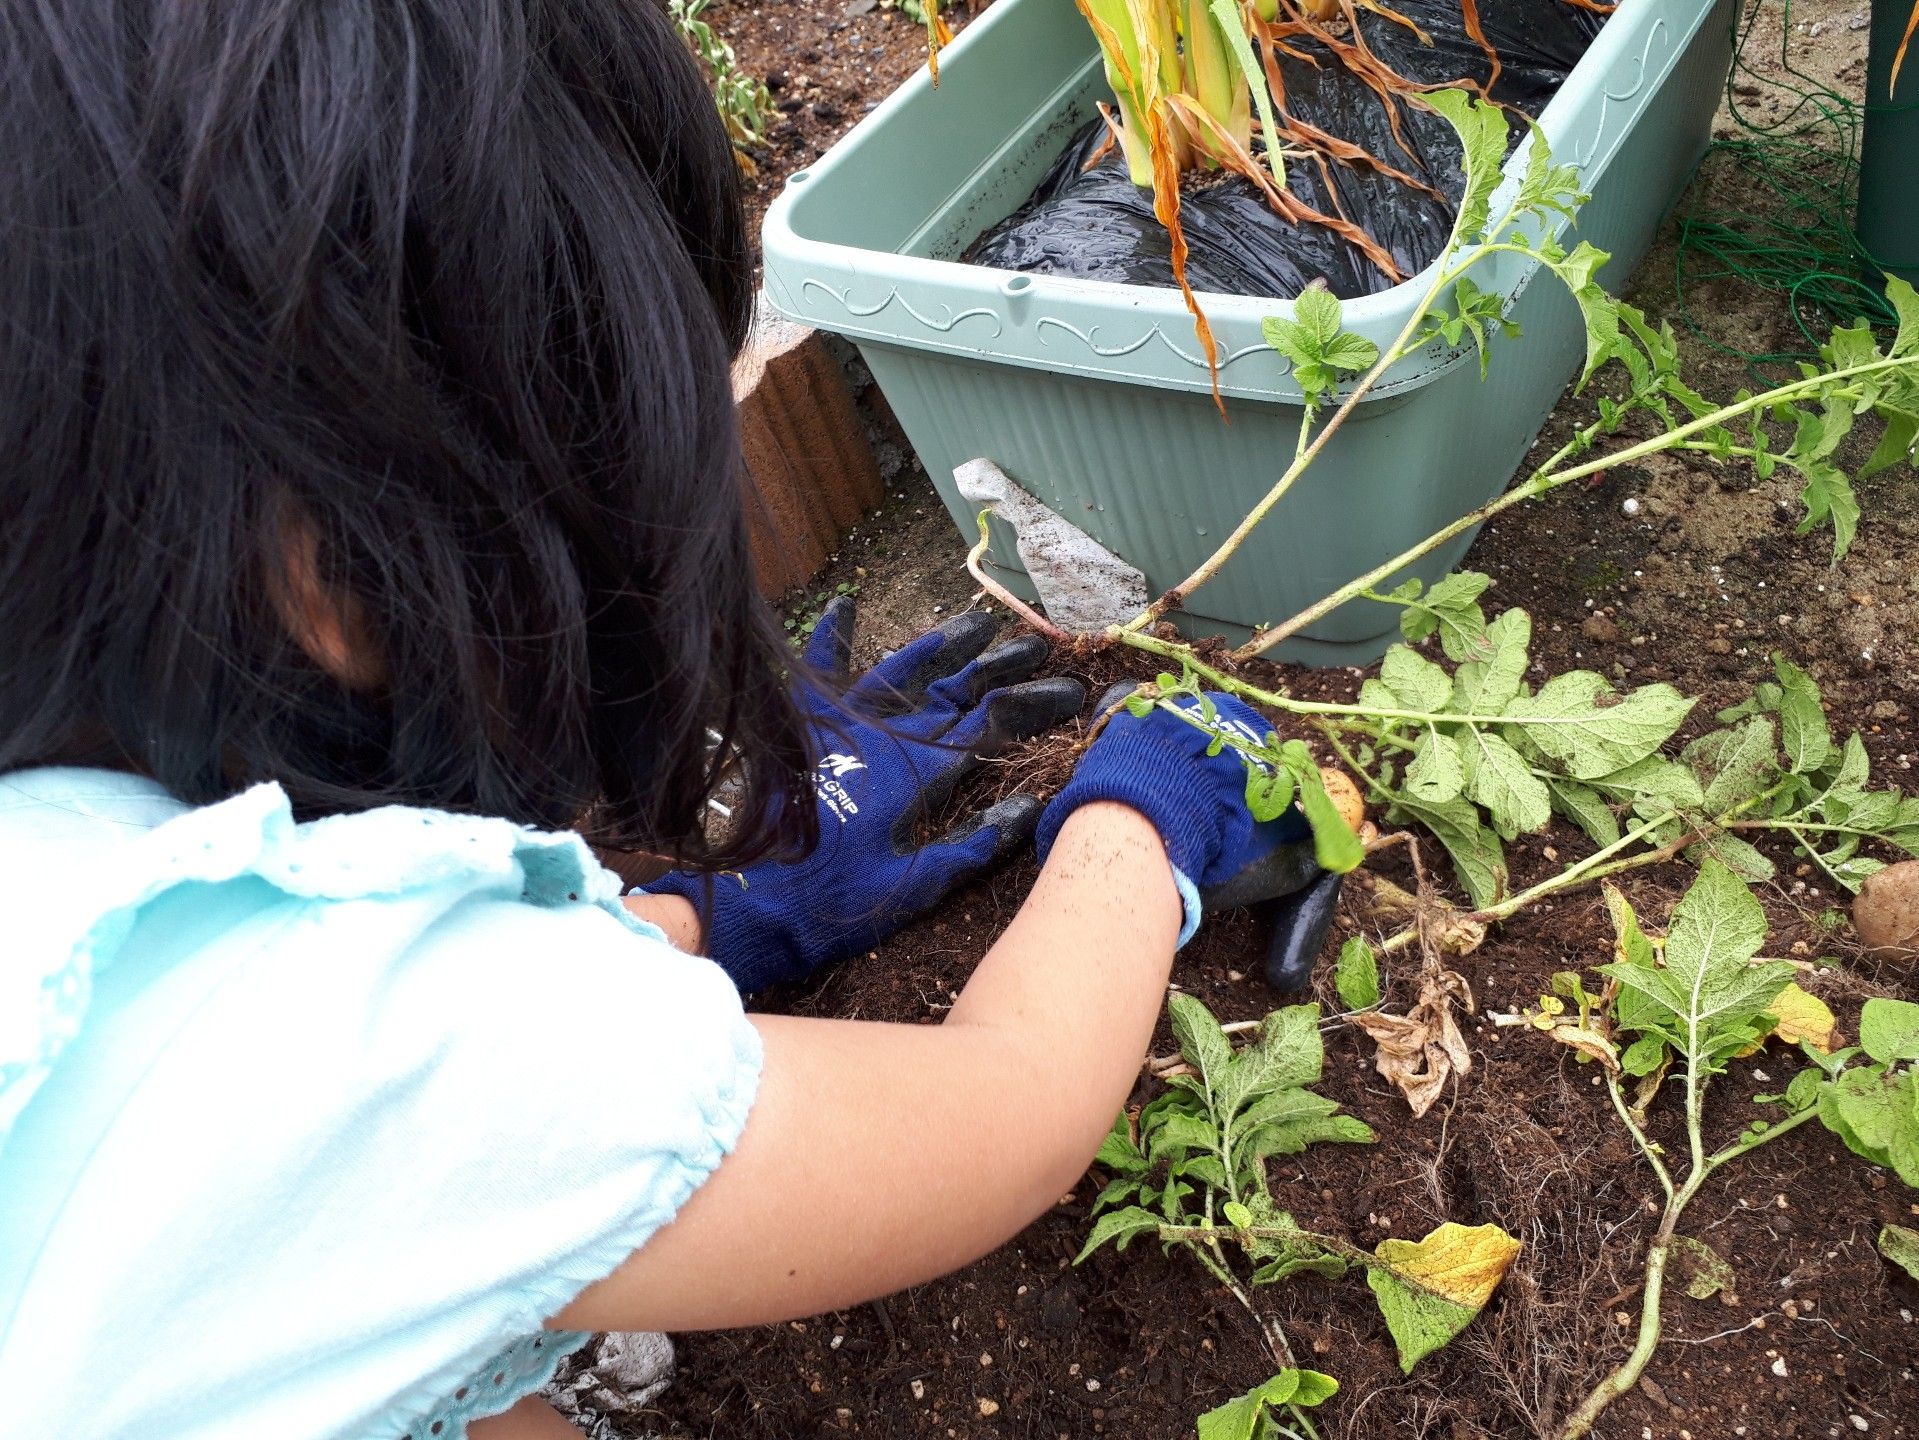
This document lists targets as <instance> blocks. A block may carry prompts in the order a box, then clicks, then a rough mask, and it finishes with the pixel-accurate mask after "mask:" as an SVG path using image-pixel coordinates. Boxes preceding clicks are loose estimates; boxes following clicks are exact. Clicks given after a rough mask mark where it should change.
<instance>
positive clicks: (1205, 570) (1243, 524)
mask: <svg viewBox="0 0 1919 1440" xmlns="http://www.w3.org/2000/svg"><path fill="white" fill-rule="evenodd" d="M1517 215H1518V207H1517V204H1516V203H1515V204H1514V205H1512V206H1509V207H1508V208H1507V210H1506V213H1505V214H1504V215H1503V216H1501V217H1500V220H1499V223H1498V224H1497V225H1496V226H1494V227H1493V228H1492V229H1491V230H1489V231H1487V232H1486V233H1487V234H1488V235H1497V234H1500V233H1502V232H1503V231H1504V230H1506V229H1507V228H1508V227H1509V226H1511V225H1512V224H1513V223H1514V221H1515V219H1516V218H1517ZM1463 219H1464V216H1463V214H1461V215H1455V216H1454V218H1453V229H1452V233H1451V234H1450V235H1449V236H1448V237H1447V240H1446V247H1445V250H1444V251H1443V252H1442V254H1445V255H1453V254H1454V253H1455V252H1456V251H1457V249H1458V247H1459V244H1460V239H1461V236H1460V229H1459V227H1460V223H1461V221H1462V220H1463ZM1489 253H1492V252H1491V250H1490V248H1488V247H1486V246H1476V247H1474V248H1473V249H1472V250H1470V251H1467V252H1466V254H1465V257H1464V258H1463V259H1462V260H1460V261H1459V263H1458V264H1456V265H1451V266H1448V265H1445V264H1443V263H1442V264H1441V266H1440V267H1439V271H1438V274H1437V275H1436V276H1435V277H1434V279H1433V283H1432V284H1431V285H1430V286H1429V287H1428V288H1427V290H1426V293H1425V295H1424V296H1423V297H1422V298H1421V300H1420V302H1419V304H1418V305H1416V306H1415V307H1414V308H1413V313H1412V314H1411V316H1409V317H1408V318H1407V321H1406V323H1405V325H1404V326H1402V327H1401V329H1400V332H1399V334H1398V335H1397V336H1396V337H1395V338H1394V340H1393V342H1392V344H1390V345H1388V346H1387V347H1386V348H1385V350H1384V351H1383V352H1382V353H1381V354H1380V357H1379V359H1378V360H1377V361H1376V362H1375V363H1374V365H1373V367H1372V369H1370V370H1368V371H1367V372H1366V373H1365V374H1364V375H1363V376H1361V377H1360V379H1359V380H1358V381H1357V382H1356V383H1355V384H1354V385H1353V388H1352V389H1351V390H1350V391H1348V392H1347V394H1346V396H1345V398H1344V399H1343V400H1341V402H1340V405H1339V408H1338V409H1337V410H1335V411H1334V412H1333V414H1332V418H1330V419H1329V420H1327V422H1326V424H1325V425H1324V426H1323V427H1322V428H1321V429H1320V431H1319V433H1318V434H1317V435H1314V436H1312V438H1311V440H1310V441H1308V440H1307V438H1306V437H1307V435H1308V433H1309V431H1310V430H1311V427H1312V415H1313V409H1314V407H1313V406H1312V404H1311V403H1310V402H1309V403H1308V404H1307V406H1306V414H1305V416H1304V417H1303V419H1302V423H1301V426H1300V444H1299V446H1298V448H1297V449H1296V450H1295V452H1294V455H1293V462H1292V464H1290V465H1288V466H1287V467H1286V470H1285V472H1284V473H1283V474H1281V475H1280V477H1279V479H1278V480H1276V481H1274V482H1273V486H1272V488H1271V489H1269V490H1268V491H1267V492H1266V494H1265V495H1264V496H1262V497H1261V498H1260V500H1259V503H1258V504H1256V505H1254V506H1253V508H1252V509H1251V510H1250V511H1248V512H1247V513H1246V516H1245V518H1244V519H1242V520H1241V521H1240V522H1239V524H1238V525H1237V526H1235V527H1234V528H1233V533H1232V534H1230V535H1228V536H1227V537H1226V539H1225V540H1223V541H1221V542H1220V545H1219V547H1218V548H1217V549H1216V550H1214V551H1213V553H1212V554H1211V555H1209V556H1207V557H1206V559H1205V560H1204V561H1202V562H1201V563H1200V566H1199V568H1198V569H1196V570H1194V571H1193V573H1192V574H1190V575H1188V576H1187V577H1186V578H1185V579H1184V580H1182V581H1180V582H1179V584H1178V585H1176V586H1174V587H1173V588H1172V589H1171V590H1168V591H1167V592H1166V593H1165V594H1163V595H1161V596H1160V597H1159V598H1158V599H1157V600H1155V601H1154V602H1153V603H1152V604H1151V605H1149V606H1147V607H1146V608H1145V609H1144V610H1142V611H1140V613H1139V614H1137V615H1135V616H1134V617H1133V618H1132V619H1131V620H1129V621H1127V622H1126V624H1125V625H1124V626H1123V627H1121V628H1122V629H1123V630H1125V631H1127V632H1129V633H1136V632H1138V631H1141V630H1144V629H1146V628H1147V627H1148V626H1149V625H1152V624H1153V623H1155V622H1156V621H1158V620H1159V619H1160V618H1161V617H1162V616H1164V615H1165V614H1166V612H1167V611H1168V610H1170V609H1172V608H1173V607H1174V606H1175V605H1177V604H1179V603H1180V602H1181V601H1183V600H1184V599H1185V598H1186V597H1187V596H1189V595H1191V594H1192V593H1193V592H1194V591H1195V590H1198V589H1199V588H1200V587H1202V586H1203V585H1205V584H1206V583H1207V582H1208V581H1210V580H1211V579H1212V578H1213V577H1214V576H1215V575H1217V574H1218V573H1219V572H1220V570H1221V569H1223V568H1224V567H1225V565H1226V562H1227V561H1229V560H1231V559H1232V558H1233V556H1234V554H1235V553H1236V552H1237V551H1238V550H1239V547H1240V546H1241V544H1243V543H1244V542H1245V540H1246V537H1247V536H1248V535H1250V534H1252V533H1253V531H1255V530H1257V529H1258V528H1259V526H1260V522H1261V521H1263V520H1265V518H1266V517H1267V515H1268V514H1270V513H1271V512H1272V509H1273V507H1274V506H1275V505H1277V504H1278V503H1279V502H1280V501H1281V500H1282V499H1283V498H1284V497H1285V495H1286V492H1287V491H1288V490H1290V489H1292V488H1293V484H1294V482H1295V481H1297V480H1298V479H1299V477H1300V476H1301V475H1303V474H1305V473H1306V471H1307V470H1308V469H1309V468H1310V467H1311V466H1312V463H1313V462H1314V461H1315V460H1317V459H1318V458H1319V452H1320V451H1321V450H1323V449H1325V448H1326V445H1327V442H1328V441H1330V440H1331V439H1332V437H1333V436H1334V435H1335V434H1337V433H1338V432H1339V430H1340V429H1341V428H1342V427H1343V426H1344V425H1345V423H1346V421H1347V419H1348V417H1350V416H1351V415H1352V413H1353V411H1354V410H1356V409H1358V408H1359V405H1360V403H1361V402H1362V401H1363V400H1365V398H1366V397H1367V396H1368V395H1370V394H1371V393H1372V392H1373V390H1374V389H1375V388H1376V387H1377V386H1378V385H1379V383H1380V381H1381V380H1382V379H1384V378H1385V375H1386V372H1387V371H1388V370H1390V369H1392V367H1393V366H1395V365H1397V364H1399V362H1400V361H1402V360H1404V359H1405V358H1406V357H1407V356H1408V355H1409V354H1411V353H1412V352H1413V350H1414V349H1415V348H1416V345H1415V343H1414V342H1415V337H1416V336H1418V332H1419V327H1420V326H1421V325H1422V324H1423V323H1424V322H1425V321H1426V319H1427V318H1428V317H1429V316H1430V315H1431V313H1432V308H1433V305H1434V303H1435V302H1436V301H1437V300H1438V299H1439V297H1440V295H1441V294H1443V293H1444V292H1445V290H1446V288H1447V287H1448V286H1449V285H1453V284H1455V283H1457V281H1458V280H1459V277H1460V276H1462V275H1464V274H1465V273H1466V272H1467V271H1468V270H1470V269H1472V267H1473V266H1474V265H1475V264H1477V263H1478V262H1479V260H1480V259H1482V258H1483V257H1484V256H1485V255H1487V254H1489ZM1427 338H1428V337H1420V338H1419V339H1418V342H1417V343H1418V344H1419V345H1423V344H1425V343H1427Z"/></svg>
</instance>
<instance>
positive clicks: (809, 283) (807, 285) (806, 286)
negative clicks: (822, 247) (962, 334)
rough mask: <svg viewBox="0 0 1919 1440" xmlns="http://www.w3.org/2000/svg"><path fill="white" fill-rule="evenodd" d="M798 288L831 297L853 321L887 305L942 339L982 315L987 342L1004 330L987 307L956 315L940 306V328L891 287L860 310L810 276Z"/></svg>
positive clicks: (840, 291)
mask: <svg viewBox="0 0 1919 1440" xmlns="http://www.w3.org/2000/svg"><path fill="white" fill-rule="evenodd" d="M800 288H801V289H802V290H821V291H824V292H825V293H826V294H828V295H831V296H832V297H833V299H834V300H836V301H837V302H839V307H840V309H842V310H844V311H845V312H846V313H847V314H848V315H851V316H852V317H853V318H854V319H856V320H865V319H868V318H870V317H871V316H874V315H877V314H879V313H880V312H881V311H882V310H884V309H886V307H887V306H889V305H898V306H899V307H900V309H902V310H904V311H905V312H906V313H907V314H908V315H911V316H912V317H913V318H914V319H915V320H917V321H918V322H919V323H920V324H921V325H924V326H925V327H926V328H927V329H928V330H933V331H937V332H938V333H939V334H941V335H944V334H946V333H948V332H949V331H951V330H952V329H953V327H954V326H956V325H958V324H959V323H960V322H961V321H962V320H971V319H972V318H973V317H974V316H975V315H984V316H985V317H986V318H987V319H988V320H991V321H992V322H993V333H992V334H991V335H990V336H988V337H987V338H988V339H991V340H997V339H999V337H1000V333H1001V332H1002V331H1003V330H1004V329H1005V326H1004V324H1003V323H1002V322H1001V320H1000V317H999V312H998V311H996V310H994V309H993V307H992V306H990V305H976V306H974V307H973V308H972V309H971V310H962V311H960V312H959V313H958V314H957V315H955V314H954V313H953V309H952V307H951V306H950V305H942V306H941V307H940V308H941V309H942V310H944V311H946V314H947V317H948V318H947V320H946V322H945V323H944V324H941V323H940V322H939V321H938V320H929V319H927V318H926V316H924V315H922V314H920V312H919V311H917V310H915V309H914V308H913V307H912V305H911V304H909V303H908V302H907V301H905V300H902V299H901V298H900V292H899V287H898V286H894V287H893V288H892V289H891V290H888V291H887V292H886V298H885V299H884V300H882V301H880V303H879V304H877V305H869V306H867V307H866V308H865V309H861V308H860V307H859V306H858V305H855V304H854V303H853V302H852V301H851V300H849V299H847V298H846V297H847V295H848V294H849V293H850V292H849V291H847V290H835V289H834V288H833V287H832V286H831V285H828V284H827V283H826V282H825V281H823V280H815V279H814V278H813V277H812V276H810V275H809V276H807V277H806V278H805V279H803V280H801V281H800Z"/></svg>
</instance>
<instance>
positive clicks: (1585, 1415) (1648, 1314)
mask: <svg viewBox="0 0 1919 1440" xmlns="http://www.w3.org/2000/svg"><path fill="white" fill-rule="evenodd" d="M1710 1078H1711V1077H1710V1075H1707V1074H1701V1073H1700V1069H1699V1061H1698V1059H1697V1057H1696V1056H1688V1057H1687V1061H1686V1133H1687V1138H1688V1140H1689V1141H1690V1143H1691V1148H1692V1167H1691V1170H1690V1172H1689V1173H1688V1174H1687V1176H1686V1183H1685V1184H1684V1185H1682V1186H1680V1188H1679V1189H1678V1190H1677V1191H1675V1190H1674V1189H1673V1188H1672V1179H1671V1176H1670V1175H1669V1174H1668V1173H1667V1171H1666V1167H1665V1166H1664V1165H1663V1164H1662V1163H1661V1161H1660V1160H1659V1157H1658V1156H1657V1154H1655V1153H1654V1151H1653V1149H1652V1145H1651V1142H1650V1141H1649V1140H1647V1138H1646V1135H1645V1132H1644V1131H1643V1130H1641V1129H1640V1127H1639V1126H1638V1125H1637V1124H1636V1123H1635V1122H1634V1121H1633V1119H1632V1116H1631V1115H1630V1114H1629V1113H1628V1111H1627V1109H1626V1107H1625V1105H1624V1103H1623V1101H1622V1099H1621V1097H1620V1095H1619V1087H1618V1085H1617V1083H1615V1082H1614V1081H1613V1080H1612V1079H1611V1078H1610V1077H1608V1080H1607V1088H1608V1089H1610V1090H1611V1091H1612V1095H1613V1104H1614V1106H1615V1107H1616V1108H1617V1109H1618V1110H1619V1118H1620V1119H1621V1120H1623V1121H1625V1122H1626V1128H1627V1129H1629V1130H1630V1131H1632V1134H1633V1139H1634V1140H1635V1141H1637V1142H1638V1144H1639V1148H1640V1150H1641V1151H1642V1152H1643V1153H1644V1154H1645V1156H1646V1158H1647V1159H1648V1160H1649V1161H1651V1162H1652V1165H1653V1167H1654V1169H1655V1170H1656V1171H1657V1172H1658V1174H1659V1178H1660V1182H1661V1183H1662V1184H1663V1185H1664V1186H1665V1188H1666V1208H1665V1209H1664V1210H1663V1211H1662V1212H1661V1213H1660V1216H1659V1228H1658V1229H1657V1230H1656V1231H1654V1232H1653V1237H1652V1243H1651V1244H1649V1245H1648V1246H1647V1247H1646V1264H1645V1277H1646V1286H1645V1295H1644V1298H1643V1300H1642V1301H1641V1303H1640V1308H1639V1335H1638V1339H1637V1341H1636V1342H1635V1343H1634V1345H1633V1348H1632V1353H1631V1354H1630V1355H1628V1356H1627V1357H1626V1358H1625V1359H1624V1360H1623V1361H1622V1362H1620V1364H1619V1366H1618V1368H1617V1369H1615V1370H1614V1371H1613V1372H1612V1373H1611V1374H1609V1375H1607V1376H1606V1378H1605V1379H1603V1380H1601V1381H1600V1382H1599V1384H1597V1385H1596V1386H1594V1387H1593V1390H1592V1393H1591V1394H1589V1395H1587V1396H1586V1398H1585V1399H1584V1400H1582V1401H1581V1402H1580V1404H1579V1408H1578V1409H1577V1410H1575V1411H1573V1413H1572V1415H1571V1416H1570V1417H1569V1418H1568V1419H1567V1421H1566V1423H1565V1424H1564V1425H1563V1426H1561V1427H1560V1431H1559V1437H1558V1440H1583V1437H1584V1436H1586V1435H1588V1434H1590V1433H1591V1432H1592V1428H1593V1426H1594V1425H1595V1424H1596V1423H1597V1422H1598V1420H1599V1416H1600V1412H1602V1411H1603V1410H1604V1409H1605V1408H1606V1407H1607V1406H1608V1405H1610V1404H1612V1402H1613V1401H1615V1400H1617V1399H1618V1398H1619V1397H1620V1396H1621V1395H1624V1394H1625V1393H1626V1392H1627V1391H1628V1390H1630V1389H1632V1387H1633V1386H1635V1385H1637V1384H1638V1383H1639V1377H1640V1376H1641V1375H1643V1374H1645V1371H1646V1366H1647V1364H1648V1362H1650V1361H1651V1359H1652V1357H1653V1352H1654V1351H1655V1350H1656V1349H1658V1347H1659V1336H1660V1331H1661V1321H1660V1315H1659V1303H1660V1300H1661V1298H1662V1296H1663V1295H1664V1292H1665V1283H1666V1264H1667V1261H1668V1260H1669V1259H1670V1258H1671V1256H1672V1242H1673V1237H1674V1236H1675V1235H1677V1234H1678V1233H1679V1218H1680V1216H1682V1215H1683V1214H1685V1212H1686V1207H1687V1206H1688V1205H1690V1204H1691V1203H1692V1200H1693V1197H1694V1196H1695V1195H1697V1194H1698V1193H1699V1189H1700V1187H1701V1186H1702V1185H1704V1184H1705V1183H1706V1180H1707V1178H1708V1177H1709V1176H1711V1175H1712V1173H1713V1172H1714V1171H1715V1170H1717V1169H1718V1168H1719V1167H1720V1166H1721V1165H1724V1164H1726V1163H1727V1162H1728V1161H1731V1160H1736V1159H1738V1158H1739V1157H1740V1156H1741V1155H1745V1154H1748V1153H1750V1152H1751V1151H1754V1150H1757V1149H1758V1148H1759V1147H1760V1146H1761V1145H1764V1144H1766V1143H1767V1142H1769V1141H1772V1140H1776V1139H1778V1138H1779V1137H1780V1136H1781V1135H1784V1134H1785V1133H1786V1132H1787V1131H1789V1130H1793V1129H1796V1128H1797V1127H1798V1126H1801V1125H1803V1124H1805V1123H1806V1122H1807V1121H1808V1120H1810V1119H1812V1118H1813V1117H1814V1116H1815V1115H1817V1114H1818V1113H1819V1112H1818V1108H1817V1107H1816V1106H1815V1107H1811V1108H1808V1109H1805V1110H1800V1111H1796V1112H1795V1113H1793V1114H1791V1115H1788V1116H1787V1117H1786V1118H1785V1119H1783V1120H1779V1121H1776V1122H1774V1123H1773V1124H1771V1125H1768V1126H1766V1127H1765V1129H1763V1130H1757V1131H1749V1132H1747V1133H1746V1134H1744V1135H1742V1136H1741V1137H1740V1138H1739V1139H1738V1140H1735V1141H1734V1142H1733V1143H1732V1144H1730V1145H1728V1146H1727V1147H1726V1148H1725V1149H1723V1150H1719V1151H1716V1152H1714V1153H1713V1154H1711V1155H1707V1154H1706V1151H1705V1145H1704V1143H1703V1140H1702V1134H1701V1117H1702V1112H1703V1109H1704V1105H1703V1102H1704V1099H1705V1089H1706V1082H1707V1081H1708V1080H1709V1079H1710Z"/></svg>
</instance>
